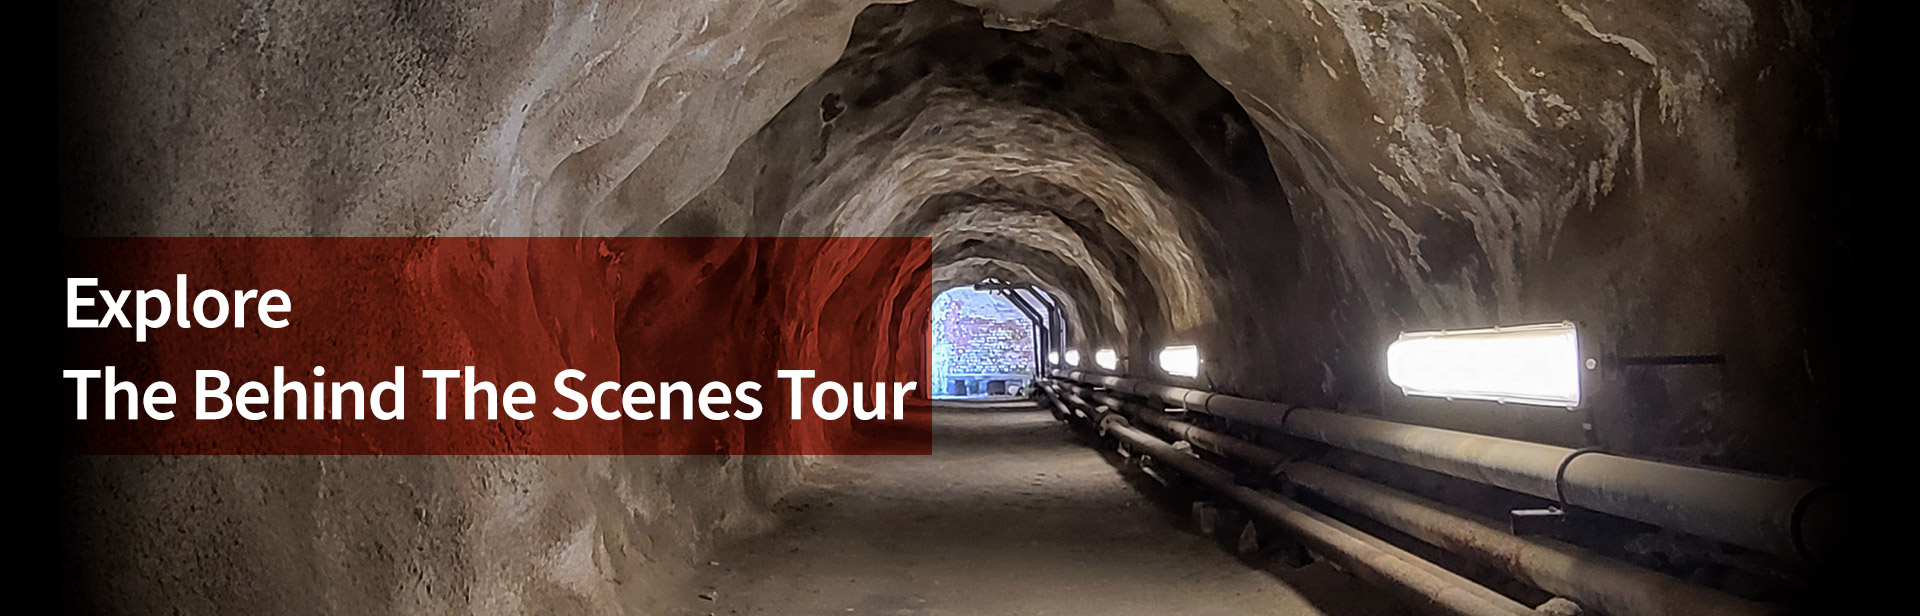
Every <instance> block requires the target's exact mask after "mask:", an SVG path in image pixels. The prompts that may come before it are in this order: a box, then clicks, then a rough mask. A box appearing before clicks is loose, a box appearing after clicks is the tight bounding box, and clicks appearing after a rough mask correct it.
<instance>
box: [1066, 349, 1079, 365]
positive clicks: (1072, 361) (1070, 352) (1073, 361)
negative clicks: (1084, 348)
mask: <svg viewBox="0 0 1920 616" xmlns="http://www.w3.org/2000/svg"><path fill="white" fill-rule="evenodd" d="M1067 365H1069V366H1078V365H1080V351H1079V350H1077V349H1067Z"/></svg>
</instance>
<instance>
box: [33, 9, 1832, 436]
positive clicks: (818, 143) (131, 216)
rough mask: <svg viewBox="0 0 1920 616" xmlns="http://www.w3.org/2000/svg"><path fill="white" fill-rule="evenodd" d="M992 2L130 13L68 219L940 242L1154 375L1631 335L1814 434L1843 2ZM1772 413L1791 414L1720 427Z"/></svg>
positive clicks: (178, 228) (1295, 389)
mask: <svg viewBox="0 0 1920 616" xmlns="http://www.w3.org/2000/svg"><path fill="white" fill-rule="evenodd" d="M964 4H969V5H972V6H964V7H963V6H960V5H955V4H951V3H947V2H946V0H918V1H916V2H913V3H910V4H904V5H892V4H882V5H873V4H871V3H869V2H867V1H865V0H853V1H846V0H794V1H792V2H782V3H767V2H761V1H759V0H700V1H694V2H679V3H664V4H663V3H640V4H632V3H615V4H607V3H602V2H593V1H587V0H559V1H556V2H552V3H547V4H539V5H529V4H526V3H515V2H501V1H490V0H482V1H475V2H461V3H398V4H391V5H344V4H337V3H309V4H303V5H300V6H299V7H297V8H292V7H284V6H278V5H259V6H252V5H250V6H249V7H246V8H245V10H234V11H228V12H219V11H210V12H212V13H215V14H214V15H212V16H204V15H201V14H199V13H196V12H165V13H155V12H146V13H141V12H138V11H120V12H117V13H116V12H105V13H104V16H103V17H101V18H100V20H101V21H102V24H99V25H100V26H101V27H102V28H108V29H110V30H109V31H114V32H117V33H121V34H124V36H116V37H115V38H114V41H115V42H111V43H106V44H101V45H97V46H80V48H77V49H74V50H71V51H70V55H72V56H73V57H72V58H65V57H63V62H64V61H65V60H68V59H72V60H75V61H76V62H75V64H76V65H84V66H92V67H95V69H96V70H94V71H92V72H93V73H97V74H89V75H88V78H87V79H81V80H74V82H73V83H70V84H63V88H70V89H74V90H76V91H77V92H76V94H77V96H75V97H74V98H77V99H80V100H82V101H84V103H85V105H86V108H69V109H66V110H63V111H64V112H65V113H67V114H71V117H72V118H73V120H74V121H71V122H68V121H66V118H65V117H63V130H67V131H71V132H75V133H78V136H77V137H74V138H73V139H65V138H63V143H65V142H66V141H71V142H73V143H66V148H65V149H71V150H74V151H88V152H108V153H112V154H111V158H110V159H105V164H102V165H99V167H100V168H98V169H89V170H83V171H84V172H77V171H74V170H70V169H66V168H63V169H62V174H63V178H62V179H63V188H64V187H65V186H67V185H72V186H74V189H73V191H72V192H71V194H65V195H63V196H62V200H63V205H65V203H67V202H72V203H74V204H75V205H76V207H73V208H64V207H63V211H62V216H63V217H64V220H63V222H64V223H65V224H66V226H67V227H68V228H69V229H71V230H72V232H73V233H74V234H77V235H101V236H124V235H150V236H152V235H158V236H206V235H230V236H232V235H240V236H284V235H336V236H338V235H344V236H381V235H416V236H417V235H449V236H463V235H561V236H595V235H613V234H630V235H690V234H723V235H725V234H736V235H738V234H773V233H834V232H839V233H875V234H909V233H913V234H918V233H926V234H928V235H934V236H937V237H943V238H948V239H945V240H942V241H943V242H945V243H944V244H943V246H946V245H952V246H965V245H968V243H969V242H975V241H977V242H978V243H977V244H972V246H973V248H969V249H966V250H970V251H971V252H968V253H967V256H965V257H961V252H960V251H961V249H960V248H955V249H952V250H953V252H951V254H952V255H953V256H954V257H956V258H963V259H977V260H976V261H972V262H971V263H972V264H971V265H963V264H962V263H961V262H955V263H943V264H942V268H943V269H942V272H944V274H943V275H948V276H955V275H958V274H957V272H962V271H973V270H977V271H982V272H984V271H986V270H985V269H980V268H985V267H987V265H988V264H993V265H992V266H993V267H996V268H1000V270H997V271H998V274H996V275H999V274H1005V275H1006V276H1007V277H1021V278H1023V279H1027V280H1030V281H1032V282H1034V283H1037V284H1043V285H1050V288H1053V289H1058V290H1060V292H1061V293H1062V294H1066V295H1071V296H1072V298H1073V299H1075V300H1078V301H1080V302H1082V303H1083V304H1085V305H1086V306H1088V309H1083V310H1076V314H1077V315H1078V316H1077V317H1076V318H1083V319H1087V320H1089V321H1090V324H1091V325H1093V326H1092V327H1086V328H1082V329H1083V330H1084V331H1090V332H1098V331H1103V328H1105V326H1104V325H1099V324H1098V323H1097V322H1101V321H1110V322H1112V329H1111V330H1107V331H1110V332H1111V335H1115V336H1121V334H1120V333H1119V332H1121V331H1122V330H1124V331H1125V332H1126V333H1125V334H1124V336H1123V337H1124V338H1125V339H1126V340H1125V341H1124V342H1125V343H1126V344H1128V345H1129V346H1131V347H1133V348H1132V349H1131V351H1133V352H1134V354H1136V355H1137V354H1139V353H1141V352H1144V351H1145V349H1146V347H1148V346H1149V345H1152V344H1156V343H1159V342H1165V341H1167V340H1171V339H1174V338H1179V339H1183V340H1186V341H1192V342H1197V343H1199V344H1201V345H1202V346H1203V347H1205V348H1208V349H1210V353H1211V354H1212V355H1215V356H1219V357H1220V361H1218V362H1216V363H1214V364H1212V365H1214V366H1216V367H1231V368H1221V369H1218V370H1215V372H1213V373H1212V375H1211V376H1212V377H1216V378H1217V379H1218V381H1217V384H1218V385H1219V386H1220V387H1222V388H1223V389H1236V388H1237V389H1238V391H1240V392H1241V393H1246V394H1249V395H1254V394H1261V395H1272V396H1276V397H1287V398H1288V399H1290V400H1297V401H1300V402H1306V403H1322V404H1331V403H1334V402H1341V403H1351V404H1352V405H1354V406H1357V407H1363V408H1364V407H1372V406H1380V404H1379V403H1380V402H1381V401H1382V396H1381V393H1380V392H1381V391H1382V387H1381V383H1384V382H1385V381H1384V378H1383V376H1382V375H1381V374H1379V373H1378V372H1379V370H1378V363H1379V362H1378V361H1377V359H1378V358H1377V357H1374V356H1373V355H1371V354H1372V353H1374V352H1375V351H1377V350H1378V348H1380V346H1381V345H1382V341H1383V340H1385V339H1389V338H1390V337H1391V335H1392V334H1393V333H1394V332H1397V331H1400V330H1405V329H1422V328H1434V327H1461V326H1478V325H1487V324H1496V323H1519V322H1538V321H1545V320H1559V319H1575V320H1579V321H1581V323H1582V326H1583V327H1586V328H1587V329H1586V330H1585V331H1583V335H1587V333H1589V332H1590V333H1591V334H1592V335H1593V336H1594V338H1595V339H1604V340H1608V341H1610V342H1611V343H1613V344H1615V345H1618V346H1619V347H1621V348H1622V349H1646V350H1649V351H1654V350H1666V349H1673V348H1680V349H1712V350H1715V351H1720V352H1724V353H1725V354H1726V355H1727V356H1729V357H1742V358H1748V359H1747V361H1749V362H1750V364H1749V365H1748V366H1747V369H1746V371H1745V372H1740V373H1739V374H1741V375H1743V376H1740V377H1739V378H1738V379H1737V380H1739V381H1740V386H1739V387H1737V388H1735V389H1736V390H1738V392H1739V393H1736V394H1729V396H1730V397H1729V399H1727V400H1715V401H1713V402H1711V403H1708V402H1700V403H1693V402H1682V401H1677V400H1682V399H1685V400H1692V399H1694V398H1697V397H1688V396H1666V395H1664V394H1662V395H1649V396H1648V397H1646V398H1644V399H1636V400H1633V401H1630V402H1631V403H1630V404H1628V403H1623V404H1622V407H1623V408H1627V407H1635V406H1636V405H1639V406H1643V407H1646V408H1648V409H1656V408H1657V409H1661V410H1658V411H1654V410H1648V411H1645V413H1646V416H1647V417H1657V418H1662V419H1660V420H1659V422H1656V423H1660V422H1671V423H1673V424H1675V425H1679V424H1680V423H1683V422H1687V421H1695V420H1696V418H1698V417H1708V418H1709V419H1700V420H1699V421H1707V422H1709V423H1713V424H1714V425H1719V426H1731V427H1724V428H1723V431H1724V432H1728V433H1732V434H1736V435H1744V434H1749V433H1755V432H1761V431H1766V432H1767V433H1768V434H1776V433H1777V434H1785V433H1789V432H1791V430H1776V429H1775V428H1774V427H1772V426H1774V425H1790V424H1792V425H1798V424H1794V422H1795V421H1811V419H1809V418H1816V417H1817V415H1818V414H1817V412H1816V411H1814V410H1808V409H1814V408H1815V407H1816V405H1814V404H1812V403H1811V402H1810V401H1809V399H1808V398H1809V397H1811V396H1813V394H1810V393H1808V392H1810V391H1815V390H1817V389H1818V388H1819V387H1822V386H1821V385H1818V384H1816V383H1815V382H1814V381H1815V377H1813V376H1810V375H1812V374H1817V373H1818V371H1812V370H1807V369H1805V366H1806V365H1807V363H1808V361H1809V360H1807V359H1806V358H1807V357H1809V356H1814V357H1816V358H1817V357H1818V355H1819V354H1818V353H1817V352H1810V351H1809V350H1808V349H1809V348H1810V347H1814V346H1817V345H1816V344H1815V342H1817V336H1816V335H1815V334H1814V333H1812V330H1811V329H1810V328H1808V327H1804V326H1803V325H1804V324H1805V322H1806V321H1807V319H1808V318H1809V316H1808V315H1809V314H1811V312H1812V311H1814V310H1815V309H1816V307H1817V306H1820V305H1823V304H1820V303H1819V301H1820V300H1814V299H1808V298H1813V297H1818V296H1819V295H1820V294H1819V293H1817V290H1818V288H1819V282H1818V281H1817V280H1815V277H1814V276H1813V275H1812V274H1809V273H1808V272H1809V271H1811V269H1810V268H1808V267H1806V266H1805V264H1806V263H1809V262H1812V261H1813V260H1814V258H1815V257H1814V256H1811V255H1813V253H1814V252H1816V251H1820V250H1825V247H1824V246H1822V245H1819V244H1818V243H1817V242H1819V241H1824V240H1810V239H1808V235H1807V234H1806V233H1805V232H1804V231H1805V229H1807V228H1809V227H1811V226H1815V225H1818V224H1824V223H1823V221H1822V220H1820V219H1819V218H1818V217H1817V216H1815V215H1814V214H1812V213H1811V212H1814V211H1815V210H1817V209H1818V208H1814V207H1808V206H1807V204H1809V203H1820V202H1823V199H1824V198H1825V195H1822V194H1820V191H1822V190H1824V189H1825V188H1827V184H1825V183H1823V182H1825V181H1826V178H1824V177H1822V176H1819V174H1820V173H1824V171H1814V170H1813V169H1816V168H1819V167H1821V166H1822V165H1823V164H1824V163H1823V161H1824V160H1825V158H1824V155H1825V154H1828V153H1831V152H1832V151H1833V147H1834V146H1833V144H1834V143H1835V141H1834V140H1835V139H1836V137H1835V135H1836V134H1837V133H1838V132H1839V130H1840V129H1839V121H1838V120H1837V115H1836V114H1837V110H1836V109H1835V108H1834V104H1835V103H1834V100H1835V98H1834V96H1835V95H1834V92H1835V86H1834V85H1833V84H1834V83H1836V79H1837V77H1836V75H1834V74H1833V72H1832V71H1831V70H1830V69H1829V68H1828V67H1829V66H1830V65H1832V64H1833V60H1834V59H1833V57H1832V54H1834V53H1837V52H1834V51H1832V50H1833V49H1835V47H1834V45H1833V44H1832V40H1831V37H1832V35H1833V32H1834V29H1835V26H1834V23H1835V17H1834V12H1833V11H1834V9H1830V8H1829V7H1827V6H1824V5H1821V4H1819V3H1807V2H1803V1H1800V0H1746V1H1737V0H1708V1H1702V2H1688V3H1672V2H1661V1H1656V0H1617V1H1612V2H1599V1H1598V0H1555V1H1546V2H1542V1H1536V0H1434V1H1428V2H1367V1H1357V0H1234V1H1226V0H1112V1H1107V0H965V2H964ZM153 41H180V44H178V45H175V44H171V43H169V44H165V45H154V44H149V43H152V42H153ZM849 41H851V46H849ZM63 53H68V52H63ZM182 67H190V68H182ZM316 67H324V69H325V70H316ZM830 95H831V96H830ZM64 127H73V128H64ZM155 144H165V147H155ZM64 157H65V155H63V160H64V159H65V158H64ZM75 173H79V174H80V177H77V178H68V177H67V176H68V175H72V174H75ZM68 179H75V180H76V181H72V182H66V181H65V180H68ZM969 208H973V209H979V208H995V209H994V210H993V211H1006V212H1011V211H1015V210H1025V211H1030V212H1033V215H1025V214H1022V215H1020V217H1019V218H1017V219H1012V220H1018V221H1021V223H1020V225H1019V226H1020V227H1021V228H1020V229H1013V228H1008V227H999V228H989V229H966V230H964V232H962V231H963V230H962V229H960V228H959V226H960V225H963V224H964V225H977V224H978V223H979V217H969V216H968V215H966V214H964V213H963V214H946V213H943V214H940V215H938V216H932V217H930V218H929V217H927V215H925V214H923V212H926V211H928V210H929V209H943V210H956V209H957V210H966V209H969ZM979 211H988V210H986V209H980V210H979ZM1049 216H1050V217H1052V218H1051V220H1057V221H1059V223H1060V224H1054V223H1052V222H1048V221H1049V218H1048V217H1049ZM946 225H953V227H952V228H950V229H948V228H945V226H946ZM1062 228H1064V229H1066V230H1067V231H1070V232H1071V234H1072V235H1071V236H1069V235H1067V234H1065V233H1063V232H1062V231H1061V230H1062ZM1076 246H1081V247H1085V249H1086V253H1085V256H1090V257H1092V258H1091V260H1086V259H1082V258H1080V257H1081V256H1082V255H1080V254H1079V253H1078V252H1077V251H1078V250H1079V249H1077V248H1076ZM1003 250H1004V251H1012V250H1022V251H1028V252H1023V253H1022V254H1024V255H1027V256H1028V257H1031V258H1032V259H1033V260H1032V261H1031V262H1015V261H1016V259H1014V258H1012V257H1011V256H1009V254H994V253H995V251H1003ZM943 254H948V253H946V252H943ZM1056 264H1065V265H1056ZM1674 264H1684V265H1685V267H1674ZM1068 270H1072V271H1068ZM1076 285H1078V286H1076ZM1103 289H1105V290H1103ZM1109 298H1112V299H1111V300H1110V299H1109ZM1108 301H1114V302H1117V303H1118V304H1120V305H1117V306H1110V305H1105V304H1106V302H1108ZM1095 304H1100V305H1097V306H1096V305H1095ZM1210 361H1211V358H1210ZM1816 363H1817V362H1816ZM1256 367H1257V368H1256ZM1768 405H1771V406H1773V407H1778V408H1786V409H1795V410H1792V411H1790V413H1791V414H1793V416H1794V417H1795V418H1796V419H1794V420H1793V421H1785V420H1782V421H1773V420H1764V419H1757V418H1753V417H1749V416H1747V415H1744V414H1737V413H1725V412H1722V411H1721V409H1726V408H1738V407H1742V406H1750V407H1759V406H1768ZM1669 407H1672V408H1669ZM1683 407H1684V408H1683ZM1608 421H1614V422H1615V424H1614V425H1613V426H1612V428H1613V429H1614V430H1615V431H1616V432H1617V433H1624V434H1634V433H1637V432H1641V431H1648V432H1654V433H1657V434H1656V435H1655V436H1650V437H1648V438H1649V439H1651V440H1650V441H1649V442H1650V443H1654V445H1648V447H1654V446H1657V445H1659V444H1660V443H1659V441H1660V440H1661V439H1663V438H1668V436H1671V435H1679V436H1673V438H1676V439H1684V438H1692V437H1688V436H1686V435H1687V434H1696V433H1706V432H1705V431H1694V432H1687V431H1685V430H1681V429H1679V428H1672V426H1667V425H1666V424H1665V423H1660V425H1661V426H1665V427H1660V428H1657V429H1649V430H1643V429H1642V428H1639V427H1638V426H1641V425H1645V424H1646V423H1647V422H1644V421H1638V420H1636V418H1635V417H1632V416H1629V415H1621V416H1620V417H1617V418H1612V419H1609V418H1605V417H1603V418H1600V420H1599V423H1602V424H1606V423H1607V422H1608ZM1563 424H1564V425H1573V426H1577V423H1576V422H1571V421H1569V422H1563ZM1470 427H1471V426H1470ZM1669 428H1672V429H1669ZM1602 431H1603V432H1604V431H1605V430H1604V429H1603V430H1602ZM1712 440H1714V442H1716V443H1719V442H1730V441H1733V440H1737V439H1733V438H1731V437H1728V438H1721V437H1718V436H1716V437H1714V438H1713V439H1712ZM1787 440H1790V439H1785V438H1783V437H1782V438H1775V441H1776V442H1772V443H1771V444H1773V445H1779V446H1792V443H1790V442H1784V441H1787ZM1763 444H1765V443H1763ZM1635 446H1636V447H1638V445H1635ZM1753 449H1754V450H1761V449H1765V447H1762V446H1761V445H1755V446H1754V447H1753ZM1688 455H1692V454H1688Z"/></svg>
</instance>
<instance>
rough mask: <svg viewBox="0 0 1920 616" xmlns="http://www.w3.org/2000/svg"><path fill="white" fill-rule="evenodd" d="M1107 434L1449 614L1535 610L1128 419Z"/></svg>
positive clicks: (1112, 424)
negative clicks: (1267, 489)
mask: <svg viewBox="0 0 1920 616" xmlns="http://www.w3.org/2000/svg"><path fill="white" fill-rule="evenodd" d="M1104 425H1105V428H1106V432H1107V434H1109V435H1111V436H1113V437H1114V438H1116V439H1118V440H1120V441H1121V442H1123V443H1126V444H1127V445H1128V446H1129V447H1131V448H1133V449H1134V450H1135V451H1138V452H1140V453H1143V454H1145V455H1147V456H1149V457H1151V458H1153V459H1154V460H1155V461H1158V462H1160V463H1162V464H1165V465H1167V466H1169V467H1172V468H1173V469H1174V470H1176V471H1179V472H1180V473H1181V474H1182V475H1185V476H1187V477H1188V478H1190V479H1193V480H1194V481H1196V482H1199V483H1201V484H1202V485H1205V486H1207V487H1208V488H1211V489H1213V490H1214V491H1216V492H1219V493H1220V494H1221V495H1223V496H1226V497H1227V498H1230V499H1232V500H1233V501H1235V502H1237V503H1240V505H1241V506H1244V507H1246V508H1247V509H1248V510H1249V511H1251V512H1252V513H1254V514H1256V515H1259V516H1260V517H1262V518H1264V519H1266V520H1268V521H1270V522H1273V523H1275V524H1279V525H1281V526H1284V527H1286V528H1288V529H1289V530H1291V531H1293V532H1294V533H1295V534H1296V535H1298V536H1299V537H1300V539H1301V541H1302V542H1303V543H1305V544H1307V546H1308V547H1309V548H1310V549H1313V550H1314V551H1315V552H1318V553H1319V554H1320V555H1322V556H1324V557H1326V558H1327V559H1329V560H1332V561H1334V562H1335V563H1338V564H1339V565H1341V566H1342V567H1345V568H1346V569H1347V570H1349V571H1353V572H1354V573H1355V574H1356V575H1359V576H1360V577H1361V578H1363V579H1367V580H1368V581H1371V582H1374V583H1376V584H1379V585H1380V586H1382V587H1385V588H1390V589H1395V590H1398V591H1400V592H1402V593H1403V594H1405V595H1406V598H1407V600H1408V603H1409V604H1410V605H1413V606H1415V607H1419V608H1424V609H1426V610H1428V611H1432V612H1434V613H1438V614H1447V615H1450V616H1520V615H1524V614H1533V613H1534V612H1533V610H1530V609H1528V608H1527V607H1526V606H1524V605H1521V604H1520V603H1519V602H1516V601H1513V600H1512V599H1506V598H1505V597H1500V596H1499V595H1498V593H1494V592H1493V591H1491V590H1488V589H1486V588H1484V587H1481V586H1479V585H1478V584H1475V583H1473V581H1471V580H1468V579H1466V578H1463V577H1460V576H1459V575H1457V574H1453V573H1451V572H1448V571H1446V570H1445V569H1441V568H1439V567H1438V566H1435V565H1433V564H1432V563H1427V562H1426V561H1424V560H1421V559H1420V558H1419V557H1416V556H1414V555H1412V554H1409V553H1407V552H1406V551H1404V550H1400V549H1399V548H1395V547H1393V546H1391V545H1385V544H1384V542H1376V541H1367V540H1364V539H1362V538H1361V537H1365V536H1366V535H1365V534H1364V533H1361V532H1360V531H1358V530H1355V529H1354V528H1353V527H1350V526H1347V525H1346V524H1345V523H1342V522H1340V521H1338V520H1335V519H1333V518H1330V517H1327V516H1326V515H1325V514H1321V513H1319V512H1316V511H1313V510H1311V509H1307V508H1305V507H1302V506H1300V505H1298V504H1295V503H1292V502H1289V501H1286V500H1282V499H1280V498H1276V497H1273V496H1269V495H1266V494H1262V493H1260V492H1257V491H1255V490H1253V489H1250V488H1247V487H1244V486H1241V485H1239V484H1238V483H1235V482H1234V480H1233V475H1232V474H1231V473H1229V472H1227V471H1226V470H1224V469H1221V468H1220V467H1217V466H1214V465H1212V464H1208V463H1207V462H1205V461H1202V460H1200V459H1199V458H1195V457H1193V456H1192V455H1191V454H1188V453H1185V452H1182V451H1180V450H1178V449H1175V448H1174V447H1173V446H1172V445H1170V444H1168V443H1167V442H1166V441H1162V440H1160V439H1157V438H1154V437H1153V436H1152V435H1149V434H1147V433H1145V432H1142V431H1140V430H1137V429H1134V428H1131V427H1128V426H1127V425H1126V424H1125V422H1120V421H1108V422H1105V424H1104Z"/></svg>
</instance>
